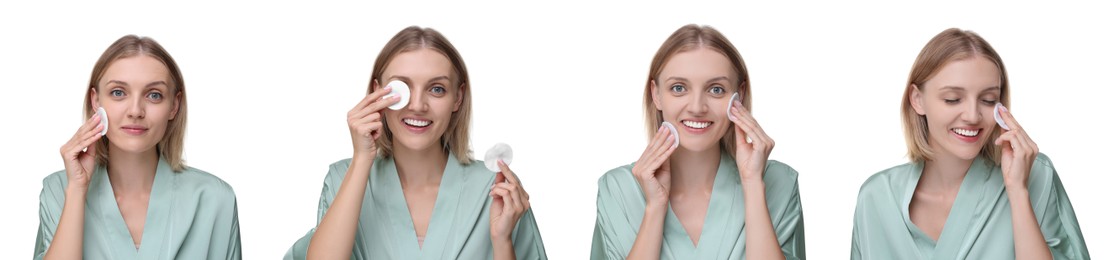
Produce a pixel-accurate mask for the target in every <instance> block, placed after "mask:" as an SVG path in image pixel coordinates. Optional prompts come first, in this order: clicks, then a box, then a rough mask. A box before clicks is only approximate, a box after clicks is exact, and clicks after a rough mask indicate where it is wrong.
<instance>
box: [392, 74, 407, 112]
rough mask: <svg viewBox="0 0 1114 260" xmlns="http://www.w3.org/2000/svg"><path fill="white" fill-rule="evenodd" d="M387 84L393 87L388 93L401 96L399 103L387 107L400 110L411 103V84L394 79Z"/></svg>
mask: <svg viewBox="0 0 1114 260" xmlns="http://www.w3.org/2000/svg"><path fill="white" fill-rule="evenodd" d="M387 86H388V87H391V93H388V95H394V96H399V97H400V99H399V100H398V102H397V103H395V104H394V105H391V106H389V107H387V108H390V109H391V110H399V109H402V108H404V107H406V105H407V104H410V86H407V85H406V83H405V82H402V81H398V80H394V81H391V82H390V83H387Z"/></svg>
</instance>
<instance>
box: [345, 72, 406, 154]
mask: <svg viewBox="0 0 1114 260" xmlns="http://www.w3.org/2000/svg"><path fill="white" fill-rule="evenodd" d="M388 93H391V87H389V86H388V87H384V88H381V89H377V90H375V91H372V92H371V94H368V95H367V96H365V97H364V99H363V100H360V103H359V104H356V106H355V107H353V108H352V110H349V111H348V131H349V133H351V135H352V153H353V156H352V157H353V158H356V157H365V158H374V157H375V153H376V148H377V147H376V145H375V140H376V139H378V138H379V136H381V135H383V131H382V129H383V120H382V119H383V115H382V113H380V111H381V110H383V109H384V108H386V107H388V106H391V105H392V104H394V103H395V102H398V101H399V97H398V96H388V97H386V98H383V97H384V96H385V95H387V94H388Z"/></svg>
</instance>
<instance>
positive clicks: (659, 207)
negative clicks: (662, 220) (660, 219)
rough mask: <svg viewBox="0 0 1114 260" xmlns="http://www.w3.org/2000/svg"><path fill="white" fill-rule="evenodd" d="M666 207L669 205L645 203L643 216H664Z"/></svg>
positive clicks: (664, 203)
mask: <svg viewBox="0 0 1114 260" xmlns="http://www.w3.org/2000/svg"><path fill="white" fill-rule="evenodd" d="M668 207H669V203H666V202H660V203H652V202H647V203H646V212H645V213H644V214H645V215H647V216H656V215H662V216H664V215H665V211H666V209H667V208H668Z"/></svg>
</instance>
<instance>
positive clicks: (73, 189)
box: [44, 115, 104, 259]
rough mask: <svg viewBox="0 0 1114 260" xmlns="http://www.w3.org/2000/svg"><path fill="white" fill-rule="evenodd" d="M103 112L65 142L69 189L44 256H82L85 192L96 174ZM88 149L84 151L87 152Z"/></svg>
mask: <svg viewBox="0 0 1114 260" xmlns="http://www.w3.org/2000/svg"><path fill="white" fill-rule="evenodd" d="M100 121H101V117H100V116H99V115H97V116H93V118H91V119H89V120H87V121H85V124H83V125H82V126H81V128H79V129H78V130H77V133H75V134H74V136H73V137H72V138H71V139H70V141H69V142H67V143H66V144H65V145H62V148H61V149H60V153H61V154H62V161H64V162H65V164H66V179H67V180H68V182H67V183H66V188H65V189H66V191H65V199H64V201H65V202H63V204H62V216H61V217H60V218H59V221H58V230H57V232H56V233H54V238H53V239H52V240H51V241H50V247H49V248H47V250H46V256H45V257H44V259H81V253H82V249H83V248H84V245H83V244H82V242H83V241H82V239H83V238H84V235H85V234H84V232H85V195H86V192H87V191H88V190H89V181H90V180H91V179H92V177H93V169H94V168H93V167H94V166H95V162H94V158H96V154H97V151H96V150H97V149H96V148H97V147H96V145H95V144H96V142H97V141H98V140H100V139H101V133H100V131H101V128H103V127H104V126H102V125H101V124H100ZM83 150H84V151H83Z"/></svg>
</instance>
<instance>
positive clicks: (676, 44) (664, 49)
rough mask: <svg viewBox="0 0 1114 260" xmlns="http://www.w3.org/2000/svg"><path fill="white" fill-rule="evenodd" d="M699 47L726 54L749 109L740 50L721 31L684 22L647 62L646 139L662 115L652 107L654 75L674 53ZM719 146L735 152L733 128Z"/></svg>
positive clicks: (651, 136) (655, 130)
mask: <svg viewBox="0 0 1114 260" xmlns="http://www.w3.org/2000/svg"><path fill="white" fill-rule="evenodd" d="M698 48H708V49H710V50H713V51H716V52H719V53H720V54H723V56H726V57H727V59H728V60H729V61H730V62H731V68H732V70H733V72H734V73H735V76H737V78H738V80H739V82H737V84H736V86H737V87H739V88H740V89H738V92H739V95H741V96H742V97H741V101H742V102H743V107H745V108H747V110H750V98H751V95H750V76H748V74H747V66H746V63H745V62H743V57H742V55H739V51H738V50H736V49H735V45H733V44H731V41H728V40H727V37H724V36H723V34H720V32H719V31H716V29H713V28H712V27H710V26H698V25H695V24H689V25H685V26H682V27H681V28H679V29H677V31H674V32H673V34H672V35H670V36H669V38H667V39H665V43H662V44H661V48H659V49H658V52H657V54H655V55H654V59H653V61H651V62H650V74H649V76H647V77H646V88H645V91H644V92H645V93H643V94H644V96H643V100H642V108H643V112H644V113H645V115H646V133H647V137H648V138H653V137H654V134H655V133H657V131H658V128H659V127H661V122H662V118H663V117H662V115H661V111H660V110H658V109H657V107H656V106H654V97H653V91H655V89H654V85H653V82H654V81H657V80H656V79H657V77H658V76H660V74H661V71H662V69H663V68H665V63H666V62H668V61H669V59H670V58H672V57H673V55H676V54H678V53H682V52H686V51H691V50H695V49H698ZM719 146H720V149H723V150H725V151H734V150H735V131H727V133H726V134H724V135H723V138H721V139H720V145H719ZM728 154H730V155H731V156H732V157H734V156H735V153H733V152H731V153H728Z"/></svg>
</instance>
